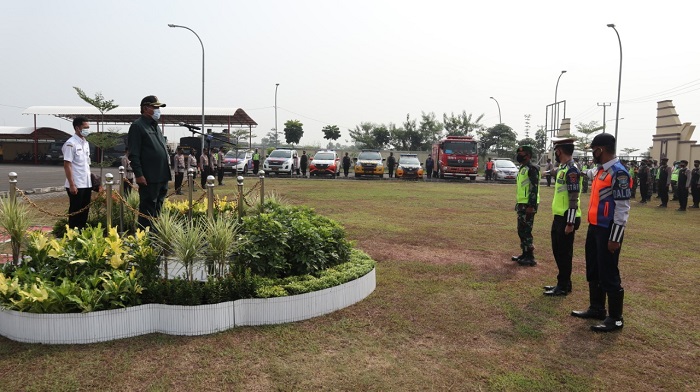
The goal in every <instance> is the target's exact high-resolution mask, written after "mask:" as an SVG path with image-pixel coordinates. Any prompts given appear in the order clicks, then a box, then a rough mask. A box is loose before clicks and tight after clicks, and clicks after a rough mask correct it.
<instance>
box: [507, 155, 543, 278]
mask: <svg viewBox="0 0 700 392" xmlns="http://www.w3.org/2000/svg"><path fill="white" fill-rule="evenodd" d="M532 155H533V149H532V146H527V145H523V146H520V147H518V151H517V156H516V160H517V161H518V163H520V168H519V169H518V177H517V195H516V204H515V211H516V212H517V214H518V236H519V237H520V248H521V249H522V251H523V253H522V254H521V255H520V256H513V257H512V258H511V260H513V261H517V262H518V264H520V265H529V266H534V265H536V264H537V262H536V261H535V255H534V254H533V252H534V250H535V245H534V243H533V238H532V226H533V224H534V223H535V214H536V213H537V206H538V204H539V202H540V169H539V168H538V167H537V166H536V165H534V164H533V163H532Z"/></svg>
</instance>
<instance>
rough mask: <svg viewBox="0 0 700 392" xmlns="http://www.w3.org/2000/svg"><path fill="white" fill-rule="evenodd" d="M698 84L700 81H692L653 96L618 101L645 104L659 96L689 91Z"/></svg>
mask: <svg viewBox="0 0 700 392" xmlns="http://www.w3.org/2000/svg"><path fill="white" fill-rule="evenodd" d="M698 82H700V79H695V80H693V81H690V82H687V83H683V84H681V85H680V86H676V87H672V88H670V89H666V90H663V91H659V92H657V93H653V94H649V95H644V96H641V97H637V98H630V99H626V100H624V101H620V103H632V102H633V101H646V102H649V101H650V100H651V101H653V100H655V99H656V98H659V97H661V96H663V95H667V94H673V93H676V92H679V91H682V90H686V89H689V88H692V87H695V86H698V85H700V83H698ZM696 90H697V89H696ZM696 90H691V91H696ZM688 92H690V91H688ZM681 94H684V93H681ZM677 95H680V94H677Z"/></svg>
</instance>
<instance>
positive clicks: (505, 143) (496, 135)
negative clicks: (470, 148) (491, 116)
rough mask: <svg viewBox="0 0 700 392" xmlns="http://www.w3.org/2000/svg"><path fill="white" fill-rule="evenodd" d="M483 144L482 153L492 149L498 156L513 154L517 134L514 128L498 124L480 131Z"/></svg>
mask: <svg viewBox="0 0 700 392" xmlns="http://www.w3.org/2000/svg"><path fill="white" fill-rule="evenodd" d="M478 134H479V138H480V141H481V144H482V147H483V149H482V155H484V154H486V153H487V152H488V151H491V152H493V153H495V154H496V156H506V155H513V153H515V149H516V142H517V135H516V134H515V132H513V128H511V127H509V126H507V125H505V124H497V125H494V126H493V127H491V128H486V129H483V130H480V131H479V132H478Z"/></svg>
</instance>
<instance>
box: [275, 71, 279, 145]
mask: <svg viewBox="0 0 700 392" xmlns="http://www.w3.org/2000/svg"><path fill="white" fill-rule="evenodd" d="M279 86H280V84H279V83H275V148H277V145H278V144H279V140H280V138H279V136H278V135H277V87H279Z"/></svg>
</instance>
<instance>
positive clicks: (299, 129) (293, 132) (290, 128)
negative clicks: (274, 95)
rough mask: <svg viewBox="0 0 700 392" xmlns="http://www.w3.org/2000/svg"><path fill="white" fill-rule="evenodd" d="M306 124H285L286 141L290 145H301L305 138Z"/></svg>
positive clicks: (289, 122)
mask: <svg viewBox="0 0 700 392" xmlns="http://www.w3.org/2000/svg"><path fill="white" fill-rule="evenodd" d="M303 127H304V124H302V123H301V122H300V121H299V120H289V121H287V122H285V123H284V139H285V141H286V142H287V143H288V144H299V141H300V140H301V137H302V136H304V129H303Z"/></svg>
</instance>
